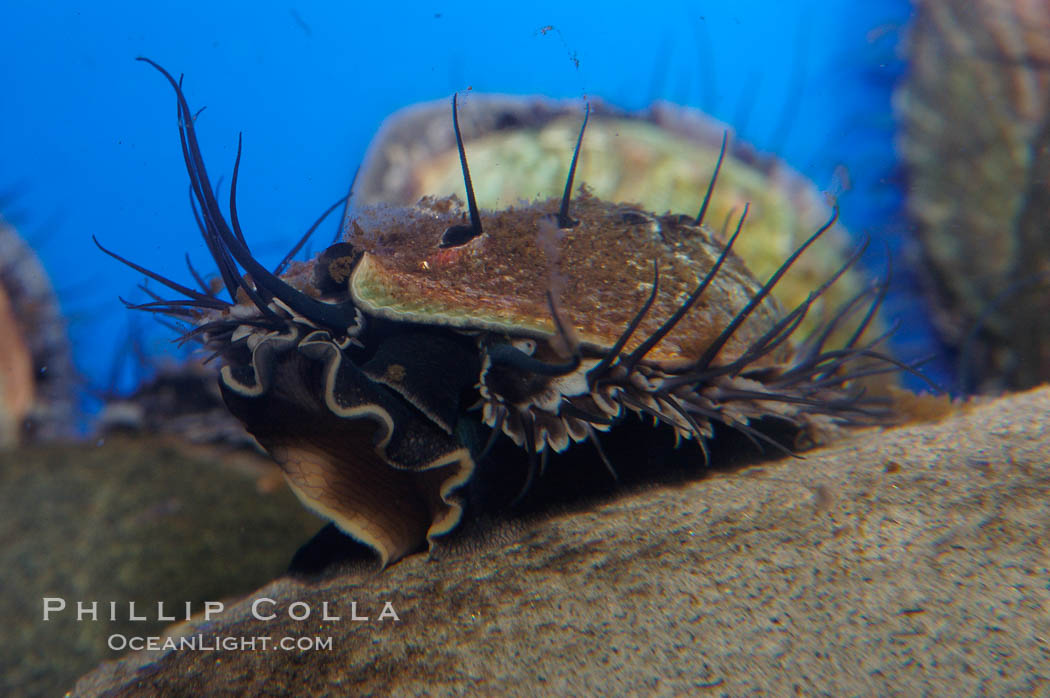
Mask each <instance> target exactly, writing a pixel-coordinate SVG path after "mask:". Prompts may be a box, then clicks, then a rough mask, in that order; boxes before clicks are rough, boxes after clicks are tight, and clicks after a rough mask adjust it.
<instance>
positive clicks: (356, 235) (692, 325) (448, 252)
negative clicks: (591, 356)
mask: <svg viewBox="0 0 1050 698" xmlns="http://www.w3.org/2000/svg"><path fill="white" fill-rule="evenodd" d="M558 205H559V202H558V200H557V199H549V200H547V201H542V202H535V203H532V204H521V205H519V206H517V207H511V208H507V209H503V210H500V211H486V212H485V213H484V221H485V228H484V230H485V232H484V233H483V234H482V235H481V236H479V237H477V238H474V239H473V240H471V241H469V242H467V243H466V244H464V245H462V246H459V247H453V248H448V249H440V248H438V246H437V242H438V240H440V238H441V235H442V233H443V231H444V230H445V229H446V228H448V227H449V226H450V225H454V224H460V223H463V221H464V219H465V216H464V213H463V212H462V211H460V207H459V202H458V200H457V199H455V197H449V198H445V199H438V200H434V199H429V198H425V199H423V200H422V201H421V202H420V203H419V204H418V205H417V206H415V207H411V208H392V207H384V206H374V207H370V208H369V209H366V210H365V211H363V212H360V213H358V214H356V215H354V216H353V217H352V218H350V219H348V222H347V226H346V239H347V240H348V241H349V242H351V244H352V245H353V246H354V248H355V249H358V250H361V251H363V252H364V255H363V258H362V259H361V260H360V261H359V262H358V263H357V265H356V267H355V269H354V272H353V275H352V277H351V281H350V290H351V294H352V296H353V300H354V303H355V304H356V305H357V306H358V307H360V308H361V309H362V310H364V311H365V312H366V313H368V314H372V315H378V316H381V317H384V318H387V319H391V320H407V321H415V322H422V323H426V324H443V325H448V326H451V327H458V328H464V329H468V328H473V329H479V330H490V331H502V332H508V333H511V334H515V335H531V336H533V337H537V338H541V337H550V336H553V335H555V333H556V331H555V325H554V320H553V318H552V315H551V310H550V307H549V304H548V301H547V293H548V292H552V293H553V294H554V301H555V303H556V304H557V305H558V307H559V308H560V309H561V312H562V314H563V316H564V317H563V320H564V321H565V322H566V323H568V324H570V325H571V326H572V327H573V328H574V329H575V331H576V335H577V338H578V340H579V341H580V343H581V345H582V346H584V347H586V348H590V349H596V350H607V349H609V348H610V347H611V346H612V345H613V344H614V343H615V342H616V340H617V339H618V338H619V336H620V335H621V333H623V331H624V328H625V327H626V326H627V325H628V324H629V323H630V321H631V318H632V317H633V316H634V314H635V313H636V312H637V311H638V308H639V307H640V306H641V305H642V304H643V303H644V302H645V300H646V298H647V297H648V296H649V294H650V293H651V292H652V289H653V278H654V264H655V265H658V267H659V275H660V276H659V291H658V293H657V296H656V299H655V301H654V303H653V306H652V308H651V309H650V311H649V312H648V313H647V314H646V316H645V318H644V319H643V321H642V324H641V325H640V327H639V328H638V330H637V331H636V332H635V333H634V334H633V335H632V337H631V339H630V340H629V341H628V343H627V345H626V346H625V347H624V351H628V352H629V351H631V350H632V349H634V348H635V347H637V345H639V344H641V343H642V342H643V341H644V340H645V339H646V338H647V337H649V336H650V335H651V334H652V333H653V332H654V331H655V330H656V329H657V328H658V327H659V326H660V324H661V323H663V322H664V321H665V320H666V319H667V318H668V317H670V316H671V315H672V314H674V312H675V311H676V310H678V308H679V307H681V305H682V304H683V303H684V302H685V301H686V299H687V298H688V297H689V294H690V293H691V292H692V291H693V290H694V289H695V288H696V286H697V284H698V283H699V282H700V281H701V279H703V277H704V276H705V275H706V274H707V273H708V272H709V271H710V270H711V268H712V267H713V266H714V264H715V263H716V261H717V259H718V257H719V255H720V254H721V253H722V251H723V250H724V249H725V244H726V241H725V240H721V239H717V238H716V237H715V236H714V235H713V234H712V233H711V231H710V229H708V228H706V227H701V226H695V225H694V224H693V221H692V220H691V219H687V218H686V217H682V216H673V215H665V216H656V215H653V214H651V213H646V212H643V211H640V210H638V209H635V208H631V207H629V206H625V205H617V204H611V203H609V202H606V201H602V200H600V199H597V198H595V197H593V196H590V195H589V194H587V192H586V190H585V189H583V190H581V191H580V193H579V194H578V195H577V196H576V197H575V199H574V201H573V206H572V215H573V217H574V218H575V219H576V220H577V222H578V224H577V225H576V226H574V227H572V228H564V229H559V228H558V226H557V224H556V223H555V216H556V212H557V210H558ZM743 234H746V230H745V232H744V233H743ZM760 288H761V284H760V283H759V282H758V281H757V280H756V279H755V278H754V277H753V276H752V275H751V273H750V272H749V271H748V270H747V268H746V267H745V266H744V264H743V262H742V261H741V260H740V258H739V257H737V256H736V255H735V254H732V253H730V255H729V256H728V257H727V258H726V260H725V261H724V262H723V264H722V267H721V268H720V269H719V271H718V273H717V275H715V277H714V278H713V279H712V281H711V284H710V286H709V287H708V288H707V289H706V290H705V291H704V294H703V296H701V298H700V300H699V301H698V302H697V303H696V305H695V306H694V307H693V308H692V309H691V310H690V311H689V313H688V314H687V315H686V316H685V317H684V318H683V319H682V320H681V322H679V323H678V324H677V325H676V326H675V327H674V329H673V330H672V331H671V332H670V333H669V334H668V335H667V336H666V337H665V338H664V339H663V340H662V341H661V342H659V343H658V344H657V345H656V346H655V347H654V348H653V349H652V350H651V351H650V352H649V353H648V354H647V355H646V360H647V361H648V362H653V363H657V364H661V365H674V364H679V363H685V362H690V361H695V360H696V359H697V358H698V357H699V356H700V354H701V353H703V351H704V350H705V349H706V348H707V347H708V346H709V345H710V344H711V342H712V341H713V340H714V339H715V338H716V337H717V336H718V334H719V333H720V332H721V331H722V329H723V328H725V326H726V325H727V324H729V322H730V321H731V320H732V318H733V317H734V316H735V315H736V314H737V313H738V312H740V310H741V309H742V308H743V307H744V306H745V305H747V303H748V301H749V300H750V299H751V297H752V296H754V295H755V294H756V293H757V292H758V290H759V289H760ZM779 315H780V313H779V309H778V308H777V306H776V303H775V301H773V300H772V298H766V299H765V300H764V301H763V302H762V303H761V304H760V305H759V306H758V307H757V308H756V309H755V310H754V312H753V313H752V314H751V316H750V317H749V318H748V319H747V321H745V323H744V324H743V325H742V326H741V328H740V330H739V331H738V332H737V333H736V334H734V335H733V337H731V338H730V340H729V342H728V343H727V344H726V346H725V347H724V348H723V349H722V351H721V353H720V354H719V357H720V359H721V360H723V361H726V362H729V361H731V360H733V359H736V358H738V357H739V356H740V355H741V354H742V353H743V352H744V350H745V349H746V348H747V347H748V346H749V345H750V344H751V342H753V341H754V340H755V339H756V338H757V337H758V336H760V335H761V334H762V333H763V332H766V331H767V330H769V329H770V327H771V326H772V325H773V323H774V322H775V321H776V320H777V319H778V318H779ZM783 355H784V353H783V352H782V351H781V352H776V353H773V354H772V355H771V356H769V357H768V359H767V360H773V359H774V358H776V357H778V356H779V357H781V358H783Z"/></svg>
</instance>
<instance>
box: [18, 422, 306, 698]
mask: <svg viewBox="0 0 1050 698" xmlns="http://www.w3.org/2000/svg"><path fill="white" fill-rule="evenodd" d="M216 460H217V459H216V458H215V454H214V452H213V453H212V457H211V458H206V457H204V455H203V454H198V455H197V456H191V455H188V454H187V453H186V452H185V451H183V450H181V449H175V448H173V447H171V446H170V445H167V444H165V443H164V442H162V441H161V440H159V439H136V440H130V439H129V440H120V439H110V440H108V441H107V443H106V444H105V445H103V446H99V447H95V446H94V445H89V444H71V445H66V446H37V447H32V448H26V447H23V448H21V449H16V450H13V451H8V452H5V453H0V512H2V515H0V543H2V544H0V568H2V569H3V576H2V581H0V618H3V624H2V625H0V644H2V646H3V647H4V651H3V653H2V654H0V695H4V696H19V695H27V696H41V695H57V694H58V693H59V692H60V691H61V690H63V689H67V688H69V686H70V685H71V684H72V683H73V681H74V680H75V679H76V677H77V676H79V675H81V674H83V673H84V672H85V671H87V670H88V669H90V668H91V667H92V666H95V665H96V664H98V662H100V661H102V660H103V659H107V658H116V657H119V656H120V655H119V653H116V652H112V651H110V650H109V649H108V647H107V637H108V636H109V635H110V634H112V633H135V632H141V633H156V632H160V631H161V630H162V629H163V628H164V626H166V625H168V623H165V622H159V623H158V622H157V621H156V619H155V618H153V619H151V620H149V621H129V620H128V618H127V616H128V612H127V608H128V607H127V604H128V602H129V601H135V602H136V603H137V607H138V610H137V612H136V615H141V614H142V613H143V611H145V613H146V614H147V615H148V616H150V617H152V616H155V615H156V608H157V602H158V601H164V602H165V604H166V608H167V610H166V611H165V615H171V612H172V610H174V611H175V614H180V613H181V614H182V615H183V616H184V615H185V612H184V611H182V610H181V609H184V607H185V602H186V601H191V602H192V603H193V608H194V609H199V608H201V607H202V604H203V602H204V601H207V600H222V599H226V598H237V597H239V596H241V595H242V594H245V593H247V592H249V591H251V590H252V589H254V588H255V587H257V586H258V585H260V584H263V583H265V582H266V581H267V580H269V579H272V578H273V577H274V576H275V575H277V574H280V573H282V572H283V571H284V570H285V569H286V567H287V565H288V562H289V560H290V559H291V558H292V555H293V554H294V553H295V551H296V549H297V548H298V547H299V546H300V545H301V544H302V543H303V541H305V540H307V539H308V538H309V537H310V536H311V535H312V534H313V533H314V532H315V531H316V530H317V529H318V528H319V527H320V526H321V523H320V521H319V520H318V519H317V518H316V517H314V516H312V515H311V514H310V513H308V512H307V511H305V510H304V509H303V508H302V506H300V505H299V503H298V502H297V501H295V498H294V496H292V494H291V493H290V492H289V491H288V490H287V488H283V487H282V488H280V489H279V490H273V489H272V488H271V490H270V491H262V490H263V489H264V488H261V487H260V486H259V483H258V482H257V480H256V475H255V473H254V472H252V471H251V470H249V469H248V465H247V464H246V463H245V464H242V465H243V468H242V469H243V470H244V471H243V472H242V471H241V470H238V469H235V468H234V467H233V466H232V465H223V464H220V463H218V462H216ZM229 460H232V458H230V457H229V456H226V457H225V458H224V460H223V462H224V463H225V462H226V461H229ZM44 597H57V598H63V599H66V601H67V606H68V608H69V613H66V614H63V615H57V616H55V617H54V618H52V619H51V620H50V621H48V622H46V623H45V622H43V620H42V616H43V614H42V610H43V601H42V600H43V598H44ZM96 600H97V601H98V602H99V613H100V615H101V617H102V618H103V620H102V621H100V622H91V621H90V620H83V621H81V622H77V621H76V620H75V610H74V609H75V607H76V602H77V601H85V602H88V603H90V602H91V601H96ZM110 601H115V602H117V603H118V604H119V606H120V607H121V608H123V610H122V611H121V616H122V621H121V622H117V623H110V622H108V621H106V620H105V617H106V614H107V612H108V610H107V609H108V604H109V602H110ZM175 617H178V615H176V616H175Z"/></svg>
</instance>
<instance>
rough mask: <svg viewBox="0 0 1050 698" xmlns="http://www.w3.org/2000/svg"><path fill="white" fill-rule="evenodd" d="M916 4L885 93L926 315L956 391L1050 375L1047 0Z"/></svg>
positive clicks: (1049, 27)
mask: <svg viewBox="0 0 1050 698" xmlns="http://www.w3.org/2000/svg"><path fill="white" fill-rule="evenodd" d="M917 6H918V10H917V12H916V16H915V21H914V24H913V26H912V27H911V29H910V31H909V38H908V41H907V51H908V59H909V63H910V66H911V67H910V73H909V75H908V78H907V80H906V81H905V83H904V84H903V86H902V87H901V89H900V90H899V92H898V93H897V95H896V100H895V101H896V107H897V110H898V113H899V118H900V121H901V132H900V137H899V142H900V147H901V151H902V154H903V156H904V158H905V160H906V161H907V163H908V172H909V176H910V186H909V191H908V209H909V212H910V214H911V216H912V217H913V218H914V219H915V221H916V223H917V233H918V239H919V241H920V246H921V251H922V255H923V258H924V259H923V262H924V266H925V267H926V268H927V269H928V270H929V273H928V277H927V281H928V282H929V283H928V286H929V290H930V292H931V297H932V299H933V305H934V307H935V308H936V309H937V314H936V315H935V320H936V322H937V325H938V328H939V330H940V331H941V333H942V336H943V337H944V338H945V339H946V340H947V342H948V343H950V344H952V345H955V346H956V347H958V348H959V349H960V351H961V352H962V353H963V361H964V363H965V364H966V366H963V370H964V373H968V374H971V375H972V378H973V384H972V385H969V386H964V387H967V388H976V389H983V390H993V389H998V388H1003V387H1014V388H1019V387H1024V386H1029V385H1034V384H1036V383H1039V382H1042V381H1046V380H1050V307H1048V300H1047V299H1048V298H1050V291H1048V289H1050V234H1047V224H1046V221H1047V220H1048V219H1050V196H1048V195H1047V193H1046V176H1047V172H1050V119H1048V113H1050V112H1048V102H1050V100H1048V96H1050V4H1048V3H1046V2H1045V1H1044V0H966V1H965V2H964V1H961V0H960V1H953V2H944V1H943V0H923V1H921V2H918V3H917Z"/></svg>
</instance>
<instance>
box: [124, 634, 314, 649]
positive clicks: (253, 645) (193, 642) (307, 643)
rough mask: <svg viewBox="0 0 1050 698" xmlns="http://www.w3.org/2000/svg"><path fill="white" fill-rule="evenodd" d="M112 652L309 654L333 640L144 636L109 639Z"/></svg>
mask: <svg viewBox="0 0 1050 698" xmlns="http://www.w3.org/2000/svg"><path fill="white" fill-rule="evenodd" d="M106 644H107V645H108V646H109V648H110V649H111V650H113V651H114V652H124V651H129V650H130V651H132V652H138V651H140V650H154V651H155V650H165V651H166V650H189V651H193V652H217V651H225V652H267V651H274V650H276V651H282V652H310V651H314V650H321V651H328V650H331V649H332V638H331V636H328V637H321V636H316V635H314V636H310V635H298V636H295V635H284V636H280V637H271V636H269V635H255V636H250V637H241V636H238V635H200V634H198V635H184V636H182V637H159V636H155V635H154V636H144V635H121V634H120V633H115V634H113V635H110V636H109V639H108V641H107V643H106Z"/></svg>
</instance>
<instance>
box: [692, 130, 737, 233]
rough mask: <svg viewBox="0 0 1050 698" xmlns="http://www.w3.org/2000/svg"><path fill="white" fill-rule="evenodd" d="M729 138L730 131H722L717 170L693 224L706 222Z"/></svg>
mask: <svg viewBox="0 0 1050 698" xmlns="http://www.w3.org/2000/svg"><path fill="white" fill-rule="evenodd" d="M728 140H729V131H723V132H722V147H721V148H720V149H719V151H718V162H716V163H715V171H714V172H713V173H712V174H711V180H710V181H709V182H708V183H707V192H706V193H705V194H704V202H703V203H702V204H701V205H700V212H699V213H698V214H696V218H695V219H694V220H693V225H696V226H699V225H702V224H703V222H704V216H705V215H707V205H708V204H710V203H711V194H712V192H714V190H715V182H717V181H718V173H719V171H720V170H721V169H722V160H724V159H725V156H726V142H727V141H728Z"/></svg>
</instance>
